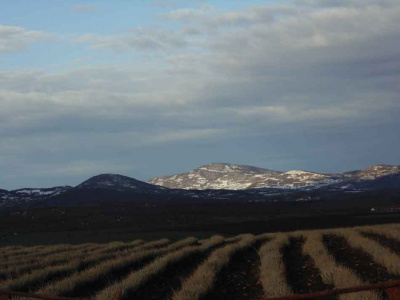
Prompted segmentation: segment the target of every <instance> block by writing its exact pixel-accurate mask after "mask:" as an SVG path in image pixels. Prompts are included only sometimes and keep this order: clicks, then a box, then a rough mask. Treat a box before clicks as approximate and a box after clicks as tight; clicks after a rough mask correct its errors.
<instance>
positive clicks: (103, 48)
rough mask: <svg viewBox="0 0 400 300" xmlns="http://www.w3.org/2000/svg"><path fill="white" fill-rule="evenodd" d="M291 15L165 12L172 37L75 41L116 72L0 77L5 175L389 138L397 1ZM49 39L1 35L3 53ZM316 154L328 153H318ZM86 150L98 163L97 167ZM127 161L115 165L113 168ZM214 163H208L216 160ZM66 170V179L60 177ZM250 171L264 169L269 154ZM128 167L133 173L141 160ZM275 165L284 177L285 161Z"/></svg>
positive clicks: (337, 4) (312, 2)
mask: <svg viewBox="0 0 400 300" xmlns="http://www.w3.org/2000/svg"><path fill="white" fill-rule="evenodd" d="M285 3H286V4H285V5H264V6H257V7H245V8H243V9H242V10H235V11H219V10H218V9H216V8H215V7H212V6H202V7H199V8H175V7H173V6H171V7H170V8H169V9H170V11H169V12H168V13H165V14H163V15H159V18H160V20H162V22H166V24H168V25H169V28H170V29H166V28H168V27H167V26H164V27H161V26H159V25H154V26H150V27H142V28H134V29H131V30H129V31H127V32H123V33H120V34H115V35H112V34H104V35H103V34H99V33H90V32H88V33H86V34H83V35H78V36H77V35H74V36H73V37H71V38H70V46H71V47H74V45H75V46H76V45H79V47H81V46H84V47H86V50H85V51H86V52H93V53H104V52H106V53H107V55H109V56H111V57H115V59H116V60H115V63H108V64H101V65H86V66H81V67H75V68H71V69H68V70H64V71H57V72H54V73H49V72H46V71H44V70H38V69H36V70H32V69H29V70H27V69H21V70H19V71H4V72H0V136H1V138H2V141H5V143H2V144H1V145H0V157H2V158H4V160H3V162H2V163H1V164H0V165H2V168H3V169H5V170H11V169H12V168H13V166H14V167H15V165H19V168H20V169H23V167H22V166H23V165H24V164H22V163H21V161H23V160H24V159H23V158H26V157H28V156H31V155H36V159H35V160H34V159H26V161H28V164H29V165H30V166H31V167H30V168H31V169H32V168H34V166H39V165H41V164H42V163H43V162H44V161H45V160H46V155H45V153H49V152H50V153H51V154H50V157H52V158H53V159H54V164H55V167H54V170H55V171H54V172H55V173H57V174H58V175H59V176H61V175H63V176H64V175H65V176H66V174H67V173H68V172H69V175H71V176H73V175H74V174H77V173H79V174H80V175H82V174H83V173H85V172H83V171H79V172H77V171H76V168H75V167H74V166H76V165H77V164H78V165H79V162H82V161H85V163H84V164H82V165H83V166H87V167H83V168H82V170H86V171H87V170H90V168H91V166H93V164H95V163H96V162H98V161H101V160H103V159H105V156H107V155H109V154H112V155H115V156H116V157H117V156H118V154H117V153H118V151H121V152H122V153H123V154H121V155H125V156H122V157H121V160H122V161H123V160H124V159H125V160H129V161H130V159H131V158H130V157H129V155H128V154H127V151H128V149H131V151H135V150H132V149H150V148H152V149H153V150H152V151H154V149H155V148H159V149H160V151H177V149H186V150H187V151H190V150H191V149H193V147H198V144H197V142H198V141H201V142H202V143H203V144H204V145H205V144H207V143H212V144H213V145H217V144H218V142H220V143H226V142H227V141H242V142H243V143H245V142H246V141H245V138H249V137H252V136H253V137H254V140H252V142H251V143H253V144H254V145H253V147H257V146H258V145H257V142H254V141H256V140H257V139H258V140H260V139H261V140H263V139H268V138H269V137H270V136H276V135H280V136H281V138H282V139H285V138H287V137H289V136H294V135H298V136H303V137H304V145H301V147H306V146H305V145H306V144H307V139H308V137H309V136H310V135H313V134H314V135H317V134H321V133H325V134H327V135H328V134H331V133H332V132H336V133H338V132H339V133H340V132H346V131H347V130H348V129H349V128H358V129H357V130H356V132H354V134H355V135H358V136H364V135H365V133H366V131H365V130H367V128H370V126H382V128H385V129H384V130H386V131H387V132H389V131H391V129H393V128H396V127H397V126H398V125H399V121H398V115H399V113H400V101H399V100H398V95H399V92H400V88H399V86H400V85H398V82H400V75H399V74H400V63H399V61H400V60H399V58H400V50H399V49H400V31H399V29H398V24H399V23H400V4H399V3H398V1H389V0H387V1H378V0H376V1H373V0H368V1H357V0H353V1H329V0H326V1H325V0H324V1H322V0H321V1H317V0H309V1H308V0H298V1H294V2H285ZM48 35H49V33H43V32H40V31H31V30H27V29H23V28H19V27H10V26H0V52H6V51H7V52H9V51H17V50H18V51H19V50H23V49H26V48H27V47H28V46H29V45H30V44H32V43H36V42H40V41H43V40H44V39H45V38H46V37H47V36H48ZM121 60H123V61H124V63H121V62H120V61H121ZM224 141H225V142H224ZM277 141H278V143H279V139H277ZM262 146H263V147H264V146H265V144H262ZM399 146H400V145H398V144H396V146H395V147H399ZM171 147H172V148H171ZM174 147H176V148H174ZM216 147H222V144H221V145H220V146H216ZM312 147H319V148H320V149H321V151H322V152H323V149H324V148H323V147H324V146H323V145H322V144H318V143H317V142H316V144H315V145H312ZM244 148H245V147H244ZM99 149H102V150H100V151H99ZM118 149H119V150H118ZM166 149H169V150H166ZM171 149H175V150H171ZM137 151H139V152H140V151H142V150H137ZM226 151H229V150H228V149H227V150H226ZM232 151H235V150H232ZM271 151H280V150H279V149H272V150H271ZM90 152H96V153H97V154H96V155H95V157H93V161H94V163H91V162H90V157H89V156H90V155H88V153H90ZM140 153H142V152H140ZM160 153H161V152H160ZM160 153H158V155H159V156H160V155H161V154H160ZM164 153H165V152H164ZM341 155H343V154H341ZM382 155H383V154H382V152H379V151H377V152H376V157H379V156H382ZM48 157H49V155H47V158H48ZM175 157H176V159H178V157H179V156H175ZM160 159H161V158H160ZM321 159H322V154H321ZM340 159H342V160H343V158H340V157H338V158H337V161H339V160H340ZM121 160H119V159H116V158H114V160H113V159H111V160H109V157H108V158H107V160H106V161H107V166H109V165H112V163H113V161H114V162H115V166H118V165H119V164H120V163H121ZM139 160H140V159H139ZM146 160H147V161H151V157H148V158H146ZM209 160H210V162H211V161H214V159H213V154H212V153H210V155H209ZM300 160H301V156H299V158H298V160H297V161H300ZM5 161H7V162H5ZM157 161H159V160H157ZM67 162H71V164H72V165H71V166H72V167H67V168H61V169H62V170H64V171H57V170H60V164H62V163H67ZM247 162H248V163H252V162H253V163H254V164H256V163H259V162H262V164H264V165H263V166H264V167H269V165H267V164H268V161H264V160H263V158H262V156H259V157H254V160H253V161H252V160H250V161H249V160H248V161H247ZM361 163H363V164H365V163H366V162H364V161H363V162H360V164H361ZM392 163H396V162H392ZM398 163H400V162H398ZM49 164H50V165H51V162H49V161H47V162H46V166H49ZM334 164H337V163H335V162H334ZM122 165H123V164H122ZM133 165H135V168H137V167H138V164H136V163H135V160H133V161H132V166H133ZM139 165H140V164H139ZM186 165H188V162H187V161H186V162H185V165H181V166H178V167H177V169H179V168H184V166H186ZM276 165H279V163H277V164H276ZM281 165H282V166H283V167H282V168H285V167H286V166H287V165H286V164H285V163H284V159H282V162H281ZM294 167H295V166H293V168H294ZM324 167H325V168H329V164H327V165H326V166H324ZM342 167H343V168H344V166H342ZM46 168H51V167H46ZM116 168H117V167H116ZM138 168H139V170H138V172H139V173H140V172H141V173H142V174H144V176H148V177H151V176H153V175H160V170H161V167H160V168H158V167H154V168H153V170H152V171H151V172H156V171H157V172H158V173H151V172H150V171H149V172H146V171H144V170H143V169H142V170H140V166H139V167H138ZM100 169H101V168H100ZM28 170H29V168H28ZM95 170H97V169H96V168H95ZM121 170H122V171H123V170H126V169H123V168H122V169H121ZM110 171H112V170H110ZM127 171H129V170H127ZM316 171H318V170H316ZM82 172H83V173H82ZM93 172H94V171H93ZM131 172H135V171H134V169H133V167H132V170H131ZM86 173H90V171H87V172H86ZM167 173H168V172H167ZM18 174H20V173H18ZM83 175H88V174H83ZM83 175H82V176H83ZM131 175H134V174H131ZM26 176H27V175H26Z"/></svg>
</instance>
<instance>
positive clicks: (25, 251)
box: [0, 243, 99, 259]
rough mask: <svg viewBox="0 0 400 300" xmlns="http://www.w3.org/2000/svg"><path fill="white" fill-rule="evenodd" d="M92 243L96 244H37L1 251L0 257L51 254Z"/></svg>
mask: <svg viewBox="0 0 400 300" xmlns="http://www.w3.org/2000/svg"><path fill="white" fill-rule="evenodd" d="M93 245H96V244H93V243H85V244H79V245H70V244H58V245H51V246H44V245H38V246H33V247H24V248H22V249H19V250H16V251H10V252H2V256H0V259H18V257H21V256H29V255H42V254H47V253H49V254H51V253H53V252H57V251H69V250H72V249H79V248H85V247H90V246H93ZM97 245H99V244H97Z"/></svg>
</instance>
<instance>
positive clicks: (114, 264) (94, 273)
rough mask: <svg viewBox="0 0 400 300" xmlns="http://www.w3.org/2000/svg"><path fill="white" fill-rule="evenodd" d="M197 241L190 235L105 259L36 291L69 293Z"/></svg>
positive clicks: (41, 292)
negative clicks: (154, 247) (168, 243)
mask: <svg viewBox="0 0 400 300" xmlns="http://www.w3.org/2000/svg"><path fill="white" fill-rule="evenodd" d="M195 242H197V239H196V238H193V237H190V238H187V239H184V240H181V241H178V242H176V243H173V244H171V245H169V246H166V247H164V248H160V249H151V250H143V251H140V252H134V253H133V254H131V255H128V256H121V257H119V258H117V259H114V260H107V261H105V262H103V263H101V264H99V265H96V266H94V267H92V268H89V269H86V270H84V271H81V272H79V273H77V274H73V276H69V277H67V278H64V279H62V280H59V281H55V282H52V283H50V284H48V285H46V286H44V287H42V288H41V289H40V290H39V292H38V293H40V294H45V295H50V296H61V295H65V294H66V293H70V292H72V291H74V290H75V289H77V288H78V287H81V286H85V285H90V283H91V282H94V281H96V280H98V279H99V278H101V277H103V276H107V274H110V273H112V272H115V271H117V270H119V269H121V268H123V267H125V266H127V265H133V264H134V263H137V262H140V261H143V260H145V259H147V258H151V257H154V256H157V255H162V254H165V253H168V252H170V251H174V250H176V249H179V248H182V247H185V246H188V245H191V244H193V243H195Z"/></svg>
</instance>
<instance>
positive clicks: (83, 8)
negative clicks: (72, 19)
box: [71, 4, 96, 13]
mask: <svg viewBox="0 0 400 300" xmlns="http://www.w3.org/2000/svg"><path fill="white" fill-rule="evenodd" d="M95 10H96V6H94V5H89V4H78V5H74V6H72V7H71V11H72V12H77V13H82V12H84V13H86V12H93V11H95Z"/></svg>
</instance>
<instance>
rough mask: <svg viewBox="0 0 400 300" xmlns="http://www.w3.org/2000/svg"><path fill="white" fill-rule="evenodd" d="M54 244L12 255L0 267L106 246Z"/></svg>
mask: <svg viewBox="0 0 400 300" xmlns="http://www.w3.org/2000/svg"><path fill="white" fill-rule="evenodd" d="M53 247H54V246H50V247H49V248H47V249H46V248H43V249H41V250H38V251H36V252H32V253H29V254H26V255H23V257H22V255H17V256H12V257H9V258H5V259H4V260H3V261H4V262H3V263H1V264H0V268H1V269H3V268H8V267H10V266H17V265H22V264H27V263H32V262H34V261H37V260H40V259H43V257H49V256H53V255H59V254H63V253H71V252H72V251H76V252H80V251H83V250H86V249H88V250H91V249H97V248H99V247H105V245H101V246H99V245H95V244H83V245H76V246H64V247H57V248H53Z"/></svg>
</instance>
